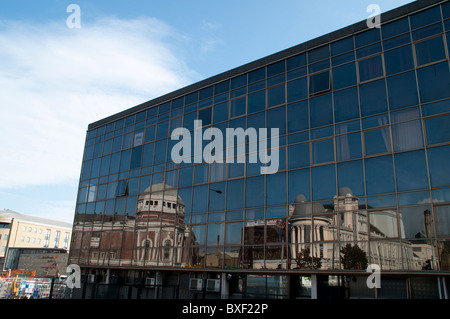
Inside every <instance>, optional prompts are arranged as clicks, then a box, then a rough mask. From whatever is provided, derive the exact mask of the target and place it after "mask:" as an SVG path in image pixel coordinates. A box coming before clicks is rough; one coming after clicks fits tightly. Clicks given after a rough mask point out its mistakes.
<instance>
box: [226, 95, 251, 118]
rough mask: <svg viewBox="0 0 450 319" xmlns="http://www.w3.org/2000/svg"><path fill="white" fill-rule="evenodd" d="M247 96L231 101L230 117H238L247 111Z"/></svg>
mask: <svg viewBox="0 0 450 319" xmlns="http://www.w3.org/2000/svg"><path fill="white" fill-rule="evenodd" d="M246 103H247V98H246V97H241V98H239V99H236V100H233V101H230V117H232V118H233V117H236V116H239V115H242V114H245V112H246V107H247V105H246Z"/></svg>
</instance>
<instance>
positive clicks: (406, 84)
mask: <svg viewBox="0 0 450 319" xmlns="http://www.w3.org/2000/svg"><path fill="white" fill-rule="evenodd" d="M387 86H388V92H389V93H388V94H389V108H390V109H391V110H395V109H399V108H402V107H407V106H411V105H417V104H418V103H419V98H418V93H417V82H416V73H415V72H407V73H402V74H399V75H395V76H391V77H389V78H387Z"/></svg>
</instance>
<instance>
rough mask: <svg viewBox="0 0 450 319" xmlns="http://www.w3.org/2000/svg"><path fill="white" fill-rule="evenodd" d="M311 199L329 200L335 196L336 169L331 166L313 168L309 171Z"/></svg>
mask: <svg viewBox="0 0 450 319" xmlns="http://www.w3.org/2000/svg"><path fill="white" fill-rule="evenodd" d="M311 179H312V199H313V200H324V199H331V198H333V197H334V196H335V195H336V169H335V166H334V164H333V165H324V166H319V167H313V168H312V169H311Z"/></svg>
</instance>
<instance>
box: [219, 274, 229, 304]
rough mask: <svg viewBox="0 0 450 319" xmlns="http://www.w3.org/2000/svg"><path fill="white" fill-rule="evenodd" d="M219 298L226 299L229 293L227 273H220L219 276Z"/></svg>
mask: <svg viewBox="0 0 450 319" xmlns="http://www.w3.org/2000/svg"><path fill="white" fill-rule="evenodd" d="M220 280H221V283H220V298H221V299H228V294H229V287H230V286H229V282H228V280H227V274H226V273H222V274H221V276H220Z"/></svg>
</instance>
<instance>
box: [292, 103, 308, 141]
mask: <svg viewBox="0 0 450 319" xmlns="http://www.w3.org/2000/svg"><path fill="white" fill-rule="evenodd" d="M308 119H309V114H308V101H307V100H305V101H302V102H297V103H292V104H289V105H288V106H287V121H288V133H292V132H296V131H302V130H306V129H308V128H309V120H308Z"/></svg>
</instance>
